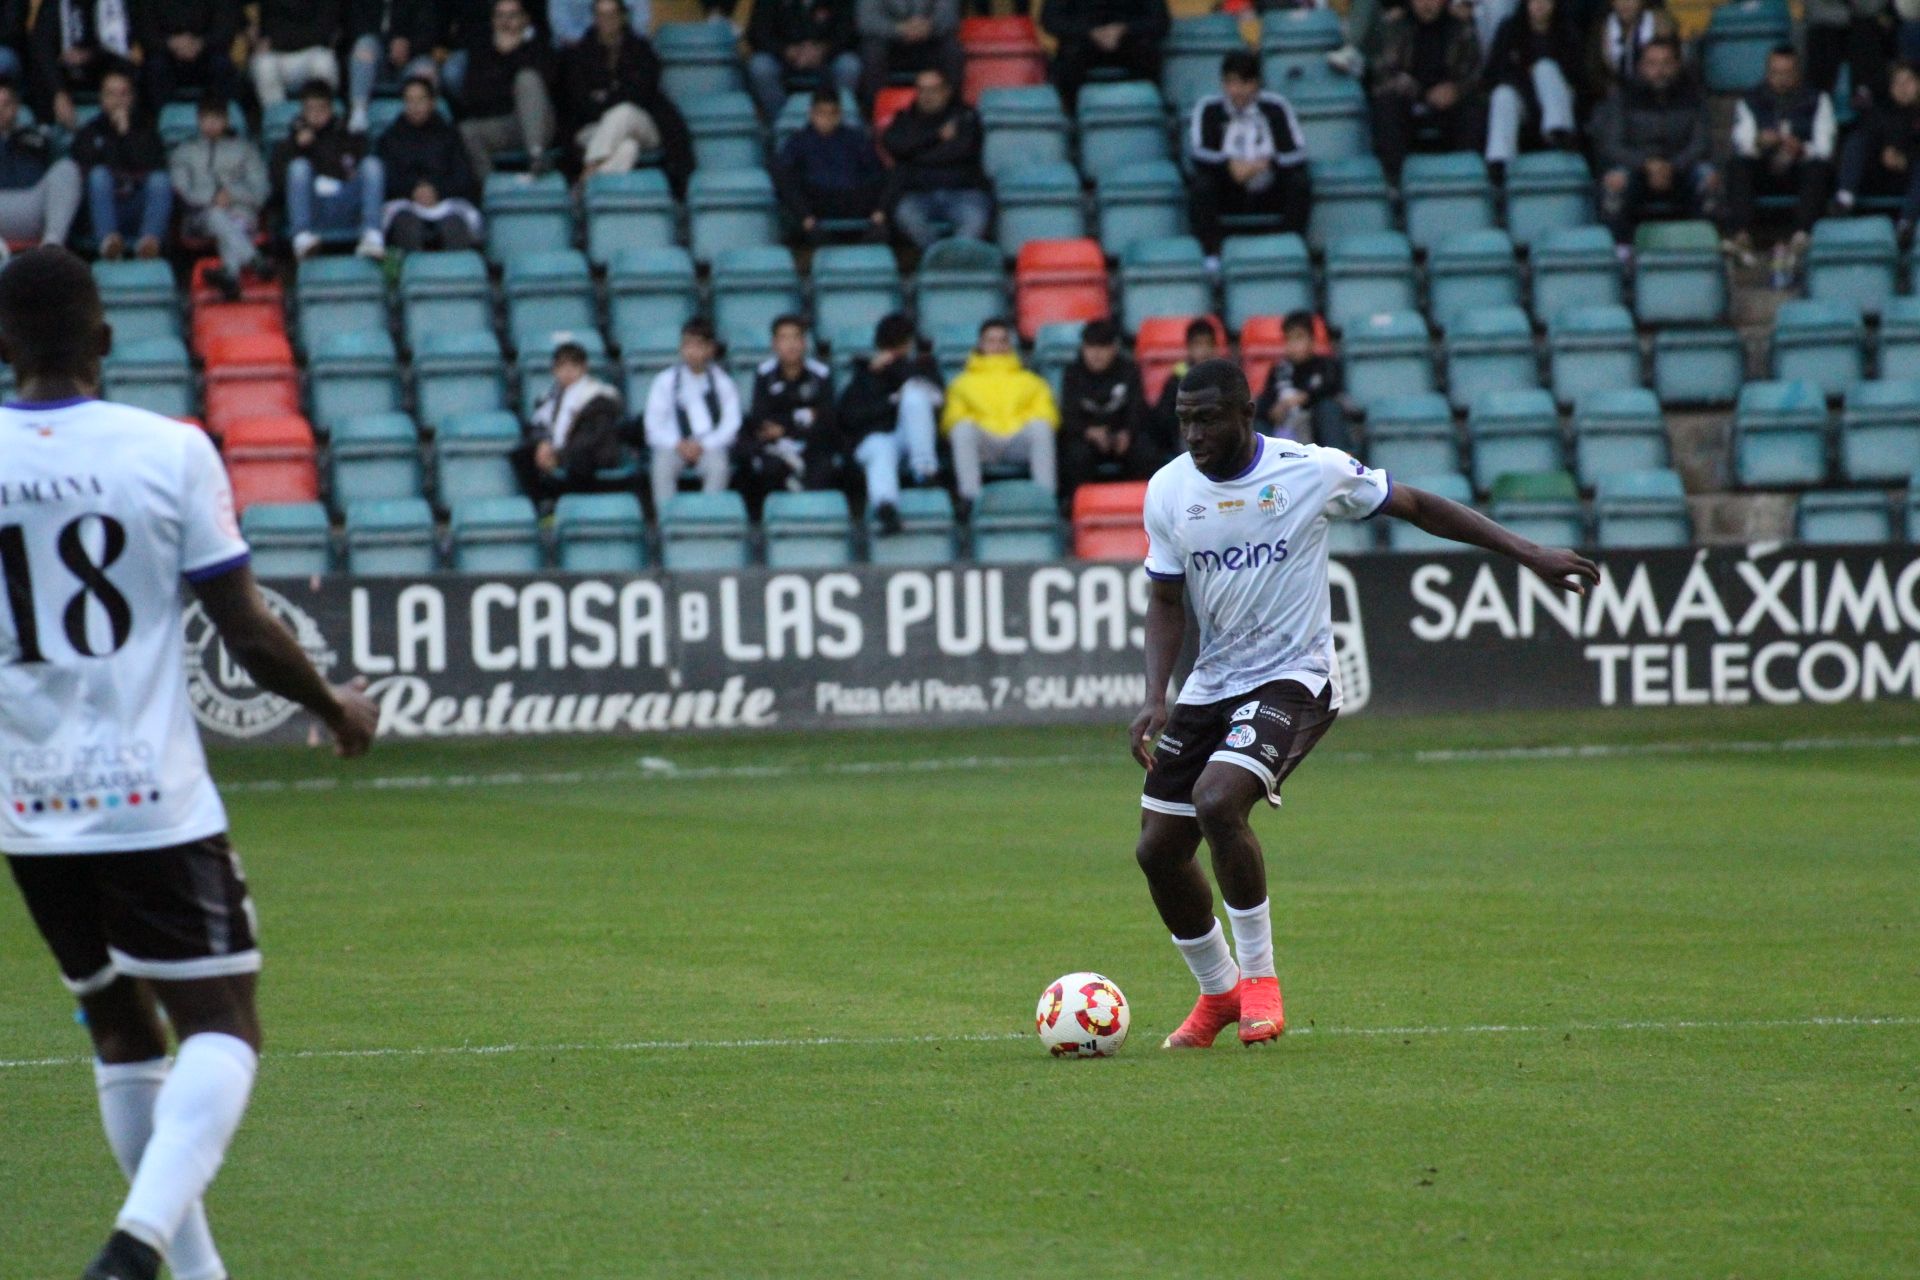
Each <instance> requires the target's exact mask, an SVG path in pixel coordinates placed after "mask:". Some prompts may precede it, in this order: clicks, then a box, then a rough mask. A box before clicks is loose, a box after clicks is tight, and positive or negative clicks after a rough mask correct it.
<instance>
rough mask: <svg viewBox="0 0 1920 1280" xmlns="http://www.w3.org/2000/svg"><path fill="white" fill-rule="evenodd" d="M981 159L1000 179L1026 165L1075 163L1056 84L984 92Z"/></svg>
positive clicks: (1068, 130)
mask: <svg viewBox="0 0 1920 1280" xmlns="http://www.w3.org/2000/svg"><path fill="white" fill-rule="evenodd" d="M979 111H980V125H981V128H982V130H983V131H984V133H985V139H984V141H983V142H982V143H981V162H982V164H983V165H984V166H985V168H986V171H987V173H988V175H989V176H990V177H992V178H994V179H995V180H996V181H997V180H998V179H999V176H1000V175H1001V174H1002V173H1005V172H1006V171H1007V170H1009V169H1013V168H1018V167H1020V166H1023V165H1034V164H1071V163H1072V162H1073V157H1072V155H1071V154H1070V153H1069V147H1068V139H1069V137H1070V136H1071V127H1070V125H1069V124H1068V122H1067V114H1066V112H1065V111H1064V110H1062V109H1061V106H1060V95H1059V94H1058V93H1056V92H1055V91H1054V88H1053V86H1052V85H1047V84H1028V85H1009V86H1005V87H1002V88H997V89H988V90H986V91H985V92H984V93H982V94H981V95H980V103H979Z"/></svg>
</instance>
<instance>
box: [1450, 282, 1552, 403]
mask: <svg viewBox="0 0 1920 1280" xmlns="http://www.w3.org/2000/svg"><path fill="white" fill-rule="evenodd" d="M1446 352H1447V395H1448V397H1449V398H1450V399H1451V400H1452V401H1453V407H1454V408H1456V409H1465V408H1467V407H1468V406H1469V405H1471V404H1472V403H1473V402H1474V400H1475V399H1476V398H1477V397H1479V396H1480V395H1482V394H1483V393H1485V392H1488V391H1508V390H1518V389H1520V388H1523V387H1537V386H1539V385H1540V361H1539V357H1538V356H1537V355H1536V354H1535V353H1534V347H1533V325H1532V323H1531V322H1529V321H1528V319H1527V313H1526V312H1524V311H1522V310H1521V309H1520V308H1519V307H1478V308H1475V309H1473V310H1471V311H1463V312H1460V313H1459V314H1458V315H1456V316H1455V317H1454V321H1453V326H1452V327H1451V328H1450V329H1448V330H1447V334H1446Z"/></svg>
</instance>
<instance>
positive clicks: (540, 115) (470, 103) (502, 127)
mask: <svg viewBox="0 0 1920 1280" xmlns="http://www.w3.org/2000/svg"><path fill="white" fill-rule="evenodd" d="M623 34H624V29H623ZM552 78H553V72H552V66H551V60H550V59H549V57H548V55H547V44H546V41H544V40H542V39H540V35H539V33H538V32H536V31H535V30H534V29H533V24H532V23H530V22H529V21H527V11H526V9H525V8H524V7H523V6H522V4H521V0H494V4H493V27H492V30H491V31H490V32H489V33H488V35H487V38H486V39H484V40H479V41H476V42H475V43H474V44H473V45H472V46H470V47H469V48H468V50H467V71H466V79H465V83H464V87H463V88H462V89H461V91H460V98H459V102H460V105H461V107H462V108H464V111H465V117H466V118H465V119H463V120H462V121H461V122H460V137H461V139H462V141H464V142H465V143H466V144H467V163H468V164H469V165H471V166H472V168H473V174H474V177H475V178H476V179H477V180H478V181H479V182H480V184H481V186H482V187H484V186H485V185H486V181H487V175H488V174H490V173H492V172H493V156H494V153H495V152H498V151H508V150H521V151H525V152H526V153H527V155H528V156H529V161H528V164H529V166H530V167H531V169H532V170H533V172H534V174H535V175H539V174H542V173H545V172H546V169H547V148H548V147H549V146H551V145H553V134H554V119H553V94H552V91H551V90H550V89H549V87H548V86H549V84H550V83H551V81H552Z"/></svg>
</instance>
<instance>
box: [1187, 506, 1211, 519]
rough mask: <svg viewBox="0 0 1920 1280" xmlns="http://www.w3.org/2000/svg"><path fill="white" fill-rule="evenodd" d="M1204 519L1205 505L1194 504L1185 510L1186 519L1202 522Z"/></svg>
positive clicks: (1205, 513)
mask: <svg viewBox="0 0 1920 1280" xmlns="http://www.w3.org/2000/svg"><path fill="white" fill-rule="evenodd" d="M1206 518H1207V508H1206V504H1205V503H1201V502H1196V503H1194V504H1193V505H1192V506H1190V507H1188V508H1187V519H1189V520H1204V519H1206Z"/></svg>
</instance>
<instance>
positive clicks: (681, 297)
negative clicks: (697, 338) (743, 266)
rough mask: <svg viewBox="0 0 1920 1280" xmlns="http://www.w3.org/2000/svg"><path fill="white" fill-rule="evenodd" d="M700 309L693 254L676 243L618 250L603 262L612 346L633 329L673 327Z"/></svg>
mask: <svg viewBox="0 0 1920 1280" xmlns="http://www.w3.org/2000/svg"><path fill="white" fill-rule="evenodd" d="M699 309H700V295H699V286H698V284H697V282H696V280H695V277H694V268H693V255H692V254H690V253H688V252H687V251H686V250H685V249H683V248H681V247H680V246H679V245H655V246H652V247H649V248H637V249H619V250H617V251H615V252H614V254H613V256H612V257H611V258H610V259H609V260H608V266H607V310H608V313H609V314H608V320H609V326H608V327H609V328H610V329H612V331H613V341H614V343H615V345H617V346H621V347H624V346H625V345H626V338H625V336H624V335H626V334H628V333H631V332H634V331H636V330H639V329H656V328H674V329H677V328H679V326H681V325H683V324H685V323H686V322H687V321H689V320H691V319H693V317H694V315H695V314H696V313H697V312H698V311H699Z"/></svg>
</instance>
